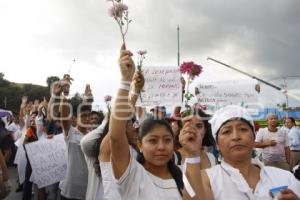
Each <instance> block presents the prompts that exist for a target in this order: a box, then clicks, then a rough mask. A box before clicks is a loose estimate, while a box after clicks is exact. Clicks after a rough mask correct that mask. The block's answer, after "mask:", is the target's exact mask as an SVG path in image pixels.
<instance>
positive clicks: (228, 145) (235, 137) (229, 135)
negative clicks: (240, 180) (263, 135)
mask: <svg viewBox="0 0 300 200" xmlns="http://www.w3.org/2000/svg"><path fill="white" fill-rule="evenodd" d="M217 144H218V146H219V149H220V151H221V154H222V155H223V157H224V159H225V160H226V159H230V160H241V159H245V158H251V155H252V150H253V147H254V134H253V130H252V129H251V127H250V126H249V125H248V124H247V123H246V122H243V121H241V120H233V121H229V122H227V123H226V124H224V125H223V126H222V127H221V128H220V130H219V132H218V135H217Z"/></svg>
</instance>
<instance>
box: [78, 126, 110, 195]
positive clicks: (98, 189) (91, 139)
mask: <svg viewBox="0 0 300 200" xmlns="http://www.w3.org/2000/svg"><path fill="white" fill-rule="evenodd" d="M103 124H104V125H101V126H98V127H97V128H96V129H95V130H93V131H91V132H89V133H88V134H86V135H85V136H84V137H83V138H82V139H81V141H80V145H81V150H82V152H83V153H84V157H85V160H86V164H87V168H88V184H87V191H86V195H85V199H91V200H94V199H95V200H96V199H97V200H102V199H103V185H102V180H101V177H98V176H97V174H96V172H95V168H94V163H95V162H96V158H95V157H94V147H95V145H96V143H98V142H99V138H100V137H101V134H102V133H103V130H104V126H105V125H106V122H105V123H103Z"/></svg>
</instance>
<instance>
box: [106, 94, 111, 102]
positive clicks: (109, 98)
mask: <svg viewBox="0 0 300 200" xmlns="http://www.w3.org/2000/svg"><path fill="white" fill-rule="evenodd" d="M111 98H112V97H111V96H110V95H106V96H105V97H104V101H105V102H109V101H111Z"/></svg>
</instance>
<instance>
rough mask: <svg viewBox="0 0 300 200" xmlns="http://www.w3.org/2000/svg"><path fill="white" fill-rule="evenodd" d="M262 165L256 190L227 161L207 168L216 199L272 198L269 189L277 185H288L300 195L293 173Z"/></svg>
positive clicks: (251, 199) (245, 199) (299, 186)
mask: <svg viewBox="0 0 300 200" xmlns="http://www.w3.org/2000/svg"><path fill="white" fill-rule="evenodd" d="M257 165H259V167H260V180H259V181H258V183H257V185H256V188H255V190H254V192H252V189H251V188H250V187H249V185H248V183H247V182H246V180H245V179H244V177H243V176H242V174H241V173H240V172H239V170H238V169H236V168H233V167H232V166H231V165H229V164H228V163H226V162H224V161H223V162H222V163H221V164H220V165H216V166H214V167H212V168H210V169H206V172H207V175H208V177H209V181H210V185H211V190H212V193H213V196H214V199H215V200H224V199H236V200H272V198H271V196H270V194H269V190H270V189H272V188H275V187H280V186H288V188H289V189H291V190H293V191H294V193H296V194H297V195H298V196H300V182H299V181H298V180H297V179H296V178H295V177H294V176H293V174H292V173H290V172H289V171H286V170H282V169H278V168H275V167H264V166H263V165H260V163H257Z"/></svg>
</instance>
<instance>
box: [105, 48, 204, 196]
mask: <svg viewBox="0 0 300 200" xmlns="http://www.w3.org/2000/svg"><path fill="white" fill-rule="evenodd" d="M131 56H132V53H131V52H130V51H127V50H126V49H125V45H123V46H122V49H121V56H120V71H121V77H122V79H121V85H120V89H119V90H118V94H117V97H116V101H115V104H114V105H113V108H112V115H111V118H110V128H109V137H110V145H111V163H112V169H113V173H114V176H115V178H116V180H117V184H118V185H119V192H120V195H121V196H122V199H130V200H131V199H133V200H138V199H149V200H153V199H171V200H172V199H174V200H179V199H189V198H190V195H189V194H187V193H186V192H185V190H184V187H183V180H182V173H181V171H180V170H179V168H178V167H177V166H176V165H175V164H174V162H173V159H172V158H173V150H174V141H173V133H172V129H171V127H170V126H169V124H168V123H167V122H165V121H163V120H154V119H147V120H145V121H144V122H143V124H142V125H141V127H140V130H139V147H140V154H139V156H138V157H139V158H138V160H139V162H137V161H136V160H135V159H132V157H131V156H130V151H129V146H128V140H127V137H126V134H125V133H126V124H127V121H128V119H130V117H131V115H132V113H133V109H132V105H131V104H130V103H128V96H129V88H130V84H131V81H132V78H133V74H134V71H135V66H134V62H133V61H132V59H131ZM197 138H198V136H196V135H193V136H191V137H186V135H183V138H182V140H181V141H182V142H183V149H184V150H185V151H186V155H187V157H195V156H197V155H199V154H200V153H199V149H200V144H199V140H198V139H197ZM195 166H196V167H195ZM194 167H195V168H194ZM198 169H200V168H199V166H198V163H197V162H196V163H188V164H187V168H186V176H187V177H188V179H189V180H190V182H191V184H192V185H193V188H194V189H196V191H197V192H198V190H197V188H199V189H200V190H201V188H200V187H199V181H198V180H195V179H193V177H194V175H195V174H197V172H198V173H200V170H199V171H197V170H198ZM133 184H134V186H133ZM191 196H197V193H196V194H191Z"/></svg>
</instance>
